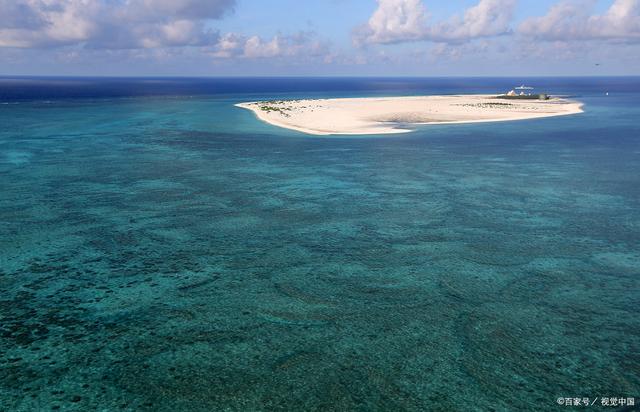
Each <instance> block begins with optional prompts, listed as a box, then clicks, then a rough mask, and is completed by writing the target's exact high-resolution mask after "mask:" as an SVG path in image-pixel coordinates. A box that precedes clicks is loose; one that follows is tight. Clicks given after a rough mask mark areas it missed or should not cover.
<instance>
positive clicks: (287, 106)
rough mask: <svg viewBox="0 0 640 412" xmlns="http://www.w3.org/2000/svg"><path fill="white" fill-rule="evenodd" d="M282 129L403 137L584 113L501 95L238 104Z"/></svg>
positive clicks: (553, 102)
mask: <svg viewBox="0 0 640 412" xmlns="http://www.w3.org/2000/svg"><path fill="white" fill-rule="evenodd" d="M234 106H236V107H239V108H242V109H247V110H250V111H252V112H253V113H254V114H255V116H256V117H257V118H258V119H259V120H261V121H263V122H265V123H268V124H271V125H273V126H276V127H281V128H286V129H290V130H295V131H298V132H302V133H306V134H311V135H317V136H326V135H365V134H400V133H409V132H412V131H415V130H416V129H415V128H411V125H415V126H420V125H434V124H442V125H447V124H467V123H489V122H504V121H516V120H527V119H539V118H546V117H555V116H567V115H572V114H579V113H583V112H584V110H582V107H583V103H581V102H578V101H574V100H567V99H561V98H557V97H554V98H551V99H549V100H504V99H499V98H497V97H496V95H476V94H474V95H431V96H402V97H364V98H336V99H302V100H272V101H257V102H243V103H237V104H235V105H234Z"/></svg>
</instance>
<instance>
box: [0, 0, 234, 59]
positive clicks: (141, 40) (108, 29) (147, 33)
mask: <svg viewBox="0 0 640 412" xmlns="http://www.w3.org/2000/svg"><path fill="white" fill-rule="evenodd" d="M234 5H235V0H124V1H113V0H64V1H63V0H0V16H2V18H1V19H0V47H21V48H51V47H59V46H66V45H73V44H83V45H85V46H86V47H88V48H113V49H117V48H152V47H163V46H186V45H203V44H212V43H215V42H216V41H217V40H218V34H217V32H215V31H213V30H211V29H208V28H207V27H206V24H205V22H206V20H210V19H219V18H221V17H222V16H223V15H224V14H225V13H227V12H229V11H231V10H232V9H233V7H234Z"/></svg>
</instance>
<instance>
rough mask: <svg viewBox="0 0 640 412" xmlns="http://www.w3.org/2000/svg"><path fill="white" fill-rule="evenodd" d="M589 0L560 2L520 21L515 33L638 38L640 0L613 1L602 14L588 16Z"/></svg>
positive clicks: (564, 38) (569, 37)
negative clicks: (543, 14) (543, 11)
mask: <svg viewBox="0 0 640 412" xmlns="http://www.w3.org/2000/svg"><path fill="white" fill-rule="evenodd" d="M590 6H593V3H592V2H584V1H582V2H569V1H563V2H561V3H558V4H556V5H555V6H553V7H552V8H551V9H550V10H549V12H548V13H547V14H546V15H545V16H542V17H532V18H529V19H527V20H525V21H524V22H522V24H520V26H519V27H518V33H520V34H522V35H524V36H528V37H532V38H536V39H542V40H552V41H572V40H624V41H636V42H637V41H640V0H616V1H614V2H613V4H612V5H611V7H609V9H608V10H607V11H606V12H605V13H604V14H602V15H590V14H589V11H590V10H591V9H592V7H590Z"/></svg>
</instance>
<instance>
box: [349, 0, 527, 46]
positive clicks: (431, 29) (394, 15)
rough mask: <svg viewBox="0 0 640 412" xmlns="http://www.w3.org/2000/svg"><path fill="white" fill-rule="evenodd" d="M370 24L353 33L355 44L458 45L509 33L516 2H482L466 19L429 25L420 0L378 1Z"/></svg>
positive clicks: (456, 17) (513, 0) (467, 14)
mask: <svg viewBox="0 0 640 412" xmlns="http://www.w3.org/2000/svg"><path fill="white" fill-rule="evenodd" d="M377 2H378V8H377V9H376V10H375V12H374V13H373V15H372V16H371V18H370V19H369V21H368V22H367V23H366V24H365V25H364V26H361V27H358V28H357V29H356V30H355V31H354V42H355V43H356V44H389V43H400V42H407V41H418V40H429V41H435V42H446V43H457V42H465V41H468V40H472V39H475V38H481V37H490V36H497V35H501V34H506V33H509V32H510V27H509V25H510V23H511V19H512V16H513V10H514V8H515V0H480V2H479V3H478V4H477V5H475V6H473V7H470V8H469V9H467V10H465V12H464V14H463V16H453V17H451V18H450V19H448V20H447V21H443V22H439V23H436V24H429V22H428V20H429V16H428V13H427V8H426V7H425V5H424V4H423V3H422V1H421V0H377Z"/></svg>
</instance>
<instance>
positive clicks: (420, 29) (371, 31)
mask: <svg viewBox="0 0 640 412" xmlns="http://www.w3.org/2000/svg"><path fill="white" fill-rule="evenodd" d="M377 1H378V8H377V9H376V11H375V12H374V13H373V15H372V16H371V18H370V19H369V21H368V22H367V24H366V25H365V26H363V27H360V28H358V29H356V33H355V40H356V42H363V43H382V44H385V43H398V42H404V41H411V40H419V39H422V38H423V37H424V35H425V29H426V24H427V10H426V8H425V7H424V5H423V4H422V1H421V0H377Z"/></svg>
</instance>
